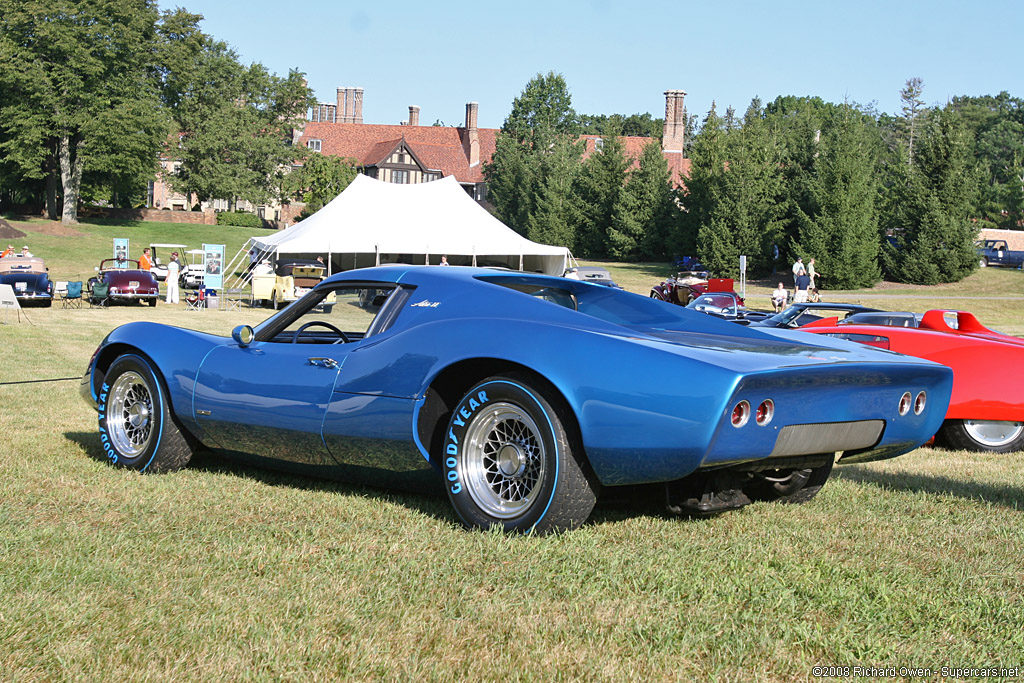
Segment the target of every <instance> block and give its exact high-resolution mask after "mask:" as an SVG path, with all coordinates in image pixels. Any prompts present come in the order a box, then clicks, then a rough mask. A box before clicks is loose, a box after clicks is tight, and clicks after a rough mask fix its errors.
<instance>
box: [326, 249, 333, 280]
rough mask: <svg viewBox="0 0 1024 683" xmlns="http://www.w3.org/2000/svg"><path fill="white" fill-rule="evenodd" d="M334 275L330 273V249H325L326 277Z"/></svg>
mask: <svg viewBox="0 0 1024 683" xmlns="http://www.w3.org/2000/svg"><path fill="white" fill-rule="evenodd" d="M333 274H334V273H332V272H331V248H330V247H327V277H330V276H331V275H333Z"/></svg>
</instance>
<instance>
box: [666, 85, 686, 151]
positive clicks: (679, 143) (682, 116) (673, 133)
mask: <svg viewBox="0 0 1024 683" xmlns="http://www.w3.org/2000/svg"><path fill="white" fill-rule="evenodd" d="M684 97H686V92H685V91H684V90H666V91H665V132H664V133H663V134H662V138H661V149H662V151H663V152H678V153H679V154H682V153H683V143H684V142H685V138H686V108H685V107H684V106H683V98H684Z"/></svg>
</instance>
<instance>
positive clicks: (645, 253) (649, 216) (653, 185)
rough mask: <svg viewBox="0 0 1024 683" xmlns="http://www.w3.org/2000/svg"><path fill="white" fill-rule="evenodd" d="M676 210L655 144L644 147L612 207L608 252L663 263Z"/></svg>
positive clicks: (616, 256) (665, 168)
mask: <svg viewBox="0 0 1024 683" xmlns="http://www.w3.org/2000/svg"><path fill="white" fill-rule="evenodd" d="M678 212H679V210H678V208H677V207H676V204H675V196H674V193H673V191H672V185H671V176H670V175H669V171H668V162H667V161H665V157H664V155H662V153H661V145H659V144H658V143H657V142H652V143H651V144H649V145H647V146H645V147H644V150H643V152H642V153H641V155H640V160H639V165H638V166H637V168H635V169H634V170H633V171H631V172H630V173H629V179H628V181H627V182H626V185H625V186H624V187H623V188H622V191H621V192H620V193H619V196H618V201H617V202H616V203H615V206H614V209H613V213H612V219H611V228H610V230H609V231H608V239H609V247H610V249H609V251H610V252H611V255H612V256H614V257H615V258H618V259H624V260H633V259H645V260H653V259H665V258H667V257H668V249H667V244H668V237H669V233H670V231H671V227H672V225H673V224H674V221H675V218H676V215H677V214H678Z"/></svg>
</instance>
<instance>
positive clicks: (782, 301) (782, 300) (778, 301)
mask: <svg viewBox="0 0 1024 683" xmlns="http://www.w3.org/2000/svg"><path fill="white" fill-rule="evenodd" d="M788 298H789V292H787V291H786V286H785V285H784V284H782V283H781V282H780V283H779V286H778V287H777V288H776V289H775V291H774V292H772V305H773V306H775V312H776V313H778V312H779V311H781V310H782V309H783V308H785V307H786V299H788Z"/></svg>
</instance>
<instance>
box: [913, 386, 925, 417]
mask: <svg viewBox="0 0 1024 683" xmlns="http://www.w3.org/2000/svg"><path fill="white" fill-rule="evenodd" d="M926 403H928V397H927V396H925V393H924V392H923V391H922V392H921V393H919V394H918V395H917V398H915V399H914V415H920V414H921V413H923V412H924V406H925V404H926Z"/></svg>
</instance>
